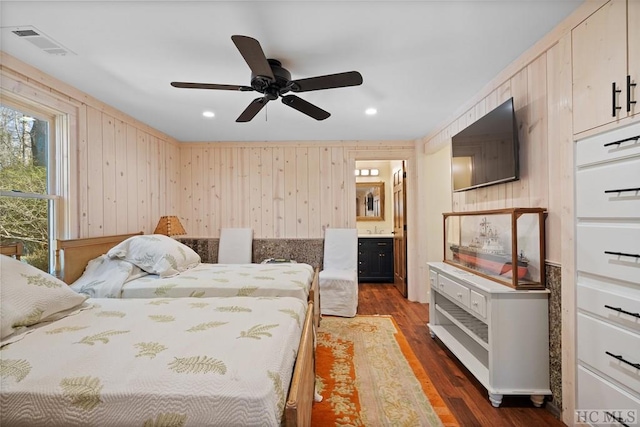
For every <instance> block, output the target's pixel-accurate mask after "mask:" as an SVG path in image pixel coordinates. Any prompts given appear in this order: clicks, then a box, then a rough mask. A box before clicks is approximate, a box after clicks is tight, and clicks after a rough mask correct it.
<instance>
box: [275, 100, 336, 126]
mask: <svg viewBox="0 0 640 427" xmlns="http://www.w3.org/2000/svg"><path fill="white" fill-rule="evenodd" d="M282 103H283V104H285V105H288V106H289V107H291V108H294V109H296V110H298V111H300V112H301V113H304V114H306V115H307V116H309V117H313V118H314V119H316V120H324V119H326V118H328V117H329V116H330V115H331V114H329V113H328V112H327V111H324V110H323V109H322V108H320V107H316V106H315V105H313V104H312V103H310V102H307V101H305V100H304V99H302V98H299V97H297V96H295V95H286V96H283V97H282Z"/></svg>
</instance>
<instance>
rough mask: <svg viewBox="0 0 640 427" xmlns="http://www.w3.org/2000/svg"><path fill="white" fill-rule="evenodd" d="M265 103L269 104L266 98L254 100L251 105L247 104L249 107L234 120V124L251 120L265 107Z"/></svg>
mask: <svg viewBox="0 0 640 427" xmlns="http://www.w3.org/2000/svg"><path fill="white" fill-rule="evenodd" d="M267 102H269V99H268V98H267V97H262V98H256V99H254V100H253V101H251V104H249V106H248V107H247V108H245V109H244V111H243V112H242V114H240V116H239V117H238V118H237V119H236V122H239V123H240V122H249V121H251V119H253V118H254V117H255V116H256V114H258V113H259V112H260V110H262V108H263V107H264V106H265V105H267Z"/></svg>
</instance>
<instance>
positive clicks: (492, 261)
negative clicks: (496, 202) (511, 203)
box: [444, 208, 545, 289]
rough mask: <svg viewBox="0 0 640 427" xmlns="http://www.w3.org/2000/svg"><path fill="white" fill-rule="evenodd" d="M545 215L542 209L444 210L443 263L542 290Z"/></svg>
mask: <svg viewBox="0 0 640 427" xmlns="http://www.w3.org/2000/svg"><path fill="white" fill-rule="evenodd" d="M544 218H545V210H544V209H542V208H508V209H497V210H489V211H475V212H452V213H445V214H444V235H445V242H444V243H445V250H444V253H445V257H444V262H446V263H449V264H452V265H455V266H457V267H460V268H463V269H465V270H468V271H470V272H473V273H475V274H477V275H480V276H483V277H486V278H488V279H491V280H494V281H496V282H499V283H502V284H504V285H507V286H511V287H513V288H515V289H543V288H544V286H545V285H544V278H545V276H544ZM514 266H515V268H514Z"/></svg>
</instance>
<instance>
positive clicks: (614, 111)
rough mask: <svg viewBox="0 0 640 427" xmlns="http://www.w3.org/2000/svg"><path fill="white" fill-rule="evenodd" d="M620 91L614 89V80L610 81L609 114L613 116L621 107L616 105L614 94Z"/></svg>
mask: <svg viewBox="0 0 640 427" xmlns="http://www.w3.org/2000/svg"><path fill="white" fill-rule="evenodd" d="M620 92H622V90H619V89H616V82H613V83H611V116H613V117H615V116H616V112H617V111H618V110H620V109H622V107H618V106H617V105H616V94H617V93H620Z"/></svg>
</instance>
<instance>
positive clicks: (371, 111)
mask: <svg viewBox="0 0 640 427" xmlns="http://www.w3.org/2000/svg"><path fill="white" fill-rule="evenodd" d="M364 113H365V114H366V115H367V116H375V115H376V114H377V113H378V110H376V109H375V108H367V109H366V110H365V111H364Z"/></svg>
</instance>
